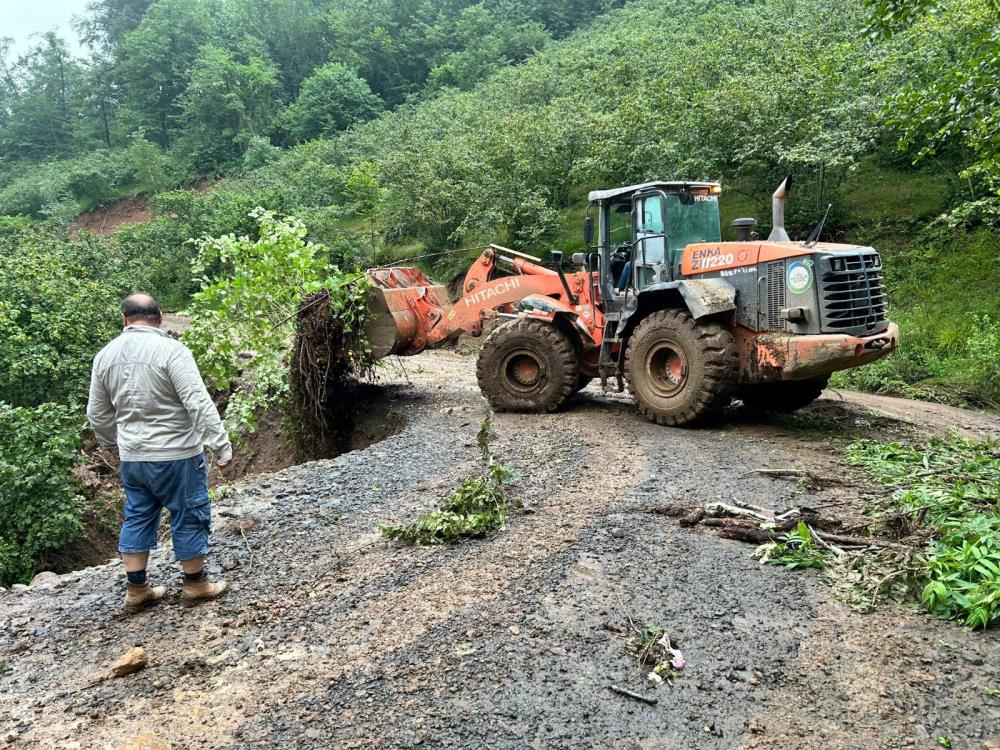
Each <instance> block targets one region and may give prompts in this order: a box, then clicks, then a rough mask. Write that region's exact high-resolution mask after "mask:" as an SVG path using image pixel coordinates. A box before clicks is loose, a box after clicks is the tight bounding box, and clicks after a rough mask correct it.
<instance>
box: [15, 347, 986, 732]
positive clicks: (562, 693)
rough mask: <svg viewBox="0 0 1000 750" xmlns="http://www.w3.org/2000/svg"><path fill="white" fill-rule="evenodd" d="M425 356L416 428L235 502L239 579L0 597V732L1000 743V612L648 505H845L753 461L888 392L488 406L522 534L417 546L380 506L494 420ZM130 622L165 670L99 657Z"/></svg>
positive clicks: (816, 449)
mask: <svg viewBox="0 0 1000 750" xmlns="http://www.w3.org/2000/svg"><path fill="white" fill-rule="evenodd" d="M407 369H408V375H406V376H398V377H395V378H389V384H387V385H386V386H385V398H386V401H385V403H386V408H385V409H384V410H382V411H381V413H380V414H379V416H378V417H377V419H378V422H379V423H380V424H381V423H384V424H385V425H387V427H386V429H385V432H389V431H391V430H395V429H398V430H399V431H398V432H396V433H395V434H392V435H390V436H389V437H386V438H385V439H384V440H381V441H380V442H375V443H374V444H372V445H370V446H369V447H367V448H364V449H362V450H357V451H353V452H351V453H348V454H345V455H343V456H341V457H340V458H338V459H335V460H330V461H318V462H313V463H309V464H304V465H301V466H296V467H292V468H290V469H285V470H282V471H280V472H277V473H275V474H269V475H260V476H256V477H250V478H248V479H246V480H244V481H242V482H241V483H240V484H239V486H238V489H237V491H236V492H235V493H234V494H233V495H231V496H230V497H228V498H226V499H224V500H222V501H219V502H218V503H216V507H215V514H216V517H215V520H214V524H215V532H214V536H213V543H214V552H213V555H212V558H211V566H210V567H211V568H212V569H213V573H215V574H216V575H223V576H225V577H227V578H228V579H229V581H230V584H231V587H232V590H231V591H230V592H229V593H227V595H226V596H225V597H224V598H223V599H221V600H219V601H217V602H211V603H207V604H202V605H199V606H193V607H186V606H183V605H182V604H181V603H180V600H179V594H178V592H179V581H178V576H177V574H176V572H175V571H174V564H173V563H172V562H171V560H170V555H169V544H167V545H166V546H165V547H164V548H161V550H159V551H158V552H157V553H154V560H153V562H152V564H151V567H150V570H151V578H152V579H153V582H154V583H158V582H166V583H169V585H170V586H171V588H172V593H171V596H170V598H169V600H168V601H167V602H166V603H164V604H163V605H161V606H160V607H158V608H155V609H152V610H148V611H146V612H143V613H141V614H138V615H135V616H132V617H124V616H122V615H120V614H119V608H120V604H121V601H120V598H121V596H122V591H123V588H124V573H123V572H122V568H121V566H120V564H117V563H112V564H108V565H106V566H101V567H96V568H89V569H87V570H84V571H80V572H77V573H73V574H69V575H66V576H61V577H55V576H50V577H48V578H47V579H46V580H44V581H42V582H40V583H39V584H38V585H36V586H35V587H32V588H31V589H29V590H21V591H9V592H4V593H0V747H3V746H4V745H3V743H5V742H6V743H8V746H10V747H12V748H18V749H20V748H50V747H51V748H67V749H68V748H100V749H102V750H103V749H104V748H114V749H116V750H117V749H119V748H126V747H129V748H139V747H144V748H156V749H157V750H159V749H160V748H172V749H173V750H179V749H181V748H199V749H200V748H247V749H249V748H255V749H256V748H261V749H263V748H409V747H428V748H485V749H489V748H492V749H494V750H499V749H500V748H626V749H628V750H632V749H633V748H634V749H636V750H640V749H642V750H645V749H654V748H737V747H745V748H771V747H773V748H779V747H780V748H831V749H832V748H838V747H840V748H902V747H928V748H930V747H940V746H941V745H940V744H938V738H945V739H946V740H948V741H950V743H951V745H950V746H951V747H954V748H976V749H979V748H989V747H994V748H996V747H1000V738H998V736H1000V695H997V694H996V693H995V690H994V688H1000V658H998V657H1000V642H998V634H997V632H996V631H989V632H986V633H971V632H969V631H967V630H964V629H962V628H960V627H958V626H956V625H954V624H950V623H944V622H937V621H933V620H930V619H929V618H927V617H925V616H924V615H922V614H920V613H917V612H911V611H909V610H908V609H906V608H904V607H902V606H899V605H885V606H883V607H882V608H881V609H880V610H879V612H877V613H876V614H874V615H861V614H858V613H856V612H854V611H852V610H851V609H849V608H848V607H846V606H845V605H842V604H840V603H838V602H836V601H835V600H834V599H833V597H832V595H831V593H830V590H829V589H828V588H827V587H826V586H825V585H824V584H823V582H822V580H821V578H820V576H819V575H818V574H816V573H814V572H798V571H792V572H788V571H784V570H780V569H777V568H774V567H770V566H762V565H760V564H759V563H757V562H756V561H755V560H754V559H753V558H752V557H751V551H752V550H751V548H750V547H748V546H745V545H741V544H739V543H736V542H729V541H725V540H721V539H719V538H717V537H716V536H715V535H714V534H712V533H711V531H710V530H701V529H696V530H688V529H682V528H680V527H678V525H677V522H676V520H675V519H673V518H670V517H667V516H665V515H662V514H660V513H656V512H655V511H656V509H658V508H662V507H663V506H665V505H667V504H672V503H678V502H685V503H691V504H695V503H702V502H706V501H709V500H713V499H723V500H731V499H734V498H735V499H739V500H744V501H750V502H753V503H757V504H760V505H764V506H768V507H771V508H785V507H788V506H793V505H800V504H808V505H810V506H812V507H818V506H820V505H823V504H824V503H830V502H844V501H845V500H846V501H850V500H852V499H853V498H851V497H850V496H845V495H844V489H843V488H839V489H824V490H821V491H818V492H806V491H804V490H802V489H801V488H800V487H799V486H798V485H797V484H795V483H794V482H789V481H785V480H775V479H771V478H767V477H763V476H760V475H758V474H755V473H754V472H753V470H754V469H756V468H760V467H772V468H782V467H793V466H794V467H797V468H806V469H812V470H815V471H817V472H821V473H827V474H829V473H846V472H848V471H852V470H850V469H848V468H841V467H840V464H839V462H840V460H841V459H840V458H839V455H840V449H839V447H838V446H839V445H840V444H841V442H840V441H842V440H843V438H844V437H845V436H847V437H851V436H857V435H859V434H871V435H885V434H892V431H893V430H896V429H900V428H899V425H898V423H896V422H895V421H894V420H891V419H887V418H882V417H878V416H876V415H873V414H871V413H869V412H868V411H867V409H869V408H873V404H871V403H866V404H865V406H864V407H862V406H859V405H857V404H852V403H848V402H843V401H839V400H825V401H821V402H819V403H818V404H817V405H816V406H815V407H813V408H812V409H810V410H809V411H808V412H806V414H805V416H804V417H802V418H801V419H799V420H798V421H796V420H791V421H789V420H780V421H767V420H762V419H760V418H757V419H753V418H750V417H746V416H743V415H740V414H739V413H738V412H734V413H732V414H729V415H727V416H726V418H725V419H723V420H721V421H719V422H718V423H716V424H713V425H710V426H708V427H704V428H701V429H669V428H663V427H657V426H656V425H653V424H649V423H646V422H644V421H642V420H641V419H640V418H639V417H638V416H637V415H636V414H635V413H634V410H633V408H632V406H631V405H630V404H629V402H628V401H627V400H626V399H625V398H622V397H620V396H609V395H605V394H602V393H601V392H600V391H599V389H598V388H597V386H596V385H591V386H590V387H589V388H588V389H587V390H585V391H584V392H583V393H581V394H580V395H579V396H578V397H577V398H576V399H575V400H574V402H573V403H571V405H570V407H569V408H568V409H567V410H566V411H565V412H563V413H560V414H555V415H513V414H504V415H494V416H493V422H492V424H493V434H494V441H493V449H494V452H495V453H496V455H497V457H498V459H499V460H501V461H503V462H504V463H505V464H507V465H508V466H510V467H511V468H512V469H513V470H514V471H515V472H516V473H517V477H518V478H517V480H516V482H515V484H514V486H513V491H514V494H515V495H516V496H517V497H519V498H520V499H521V500H522V501H523V502H524V505H525V507H524V509H523V510H521V511H516V512H515V513H514V514H513V515H512V517H511V519H510V521H509V523H508V526H507V528H506V530H504V531H503V532H500V533H497V534H494V535H492V536H490V537H488V538H485V539H482V540H475V541H467V542H463V543H461V544H456V545H451V546H447V547H437V548H397V547H395V546H392V545H388V544H385V543H383V542H381V541H380V540H379V537H378V533H377V525H378V524H379V523H381V522H393V523H397V522H405V521H409V520H412V519H414V518H415V517H417V516H418V515H419V514H420V513H422V512H424V511H426V510H428V509H429V508H431V507H432V506H433V505H434V504H435V503H436V502H437V500H438V499H439V498H440V497H441V496H442V495H444V494H446V493H448V492H449V491H450V490H452V489H453V488H454V487H455V486H456V485H457V484H458V483H459V482H460V481H461V480H462V479H464V478H465V477H467V476H468V475H469V474H471V473H473V472H476V471H478V470H479V468H480V467H479V457H478V451H477V448H476V444H475V436H476V432H477V430H478V429H479V425H480V423H481V421H482V420H483V419H484V418H485V417H486V416H487V414H488V411H487V410H486V407H485V405H484V402H483V400H482V398H481V397H480V395H479V392H478V389H477V388H476V385H475V376H474V361H473V360H472V359H471V358H468V357H461V356H459V355H456V354H454V353H449V352H438V353H433V354H425V355H421V357H419V358H417V359H416V360H412V361H410V362H408V363H407ZM394 380H395V381H404V382H395V383H394V382H393V381H394ZM406 381H409V382H406ZM874 408H877V404H874ZM940 418H941V417H940V414H938V413H937V412H935V420H939V419H940ZM956 418H958V417H956ZM977 419H978V417H977ZM377 426H378V425H375V428H377ZM390 427H391V429H390ZM995 427H996V420H993V422H992V427H991V428H992V429H995ZM366 429H368V430H369V431H370V430H372V429H373V426H372V425H368V426H367V427H366ZM906 429H917V430H920V429H924V428H922V427H916V428H913V427H909V428H906ZM837 493H840V494H839V495H838V494H837ZM629 618H632V619H633V620H635V621H644V622H647V623H651V624H656V625H659V626H662V627H663V628H665V629H666V630H667V632H668V633H669V634H670V635H671V637H672V638H673V639H674V640H675V641H678V642H679V644H680V648H681V650H682V651H683V653H684V656H685V658H686V660H687V666H686V668H685V669H684V670H683V671H682V672H681V674H680V676H678V677H677V679H675V680H674V681H673V684H672V686H668V685H666V684H663V685H660V686H658V687H653V686H652V685H651V684H650V683H648V682H647V680H646V679H645V676H644V674H643V672H642V671H640V670H639V669H638V668H637V665H636V663H635V660H634V659H633V658H632V657H630V656H629V655H628V654H627V653H626V650H625V640H624V638H623V636H622V635H620V634H619V633H618V632H615V631H616V630H617V629H619V628H621V627H622V626H623V625H624V624H626V623H627V622H628V620H629ZM133 646H142V647H144V648H145V650H146V653H147V655H148V666H146V668H145V669H143V670H141V671H139V672H137V673H135V674H131V675H128V676H126V677H122V678H120V679H111V678H108V675H109V670H110V666H111V664H112V663H113V662H114V661H115V660H116V659H117V658H119V657H120V656H122V655H123V654H124V653H125V652H127V651H128V650H129V649H130V648H131V647H133ZM610 685H617V686H620V687H623V688H626V689H629V690H632V691H635V692H637V693H640V694H642V695H644V696H647V697H650V698H653V699H656V700H657V703H656V704H655V705H648V704H646V703H644V702H640V701H638V700H635V699H633V698H629V697H626V696H623V695H620V694H617V693H615V692H612V691H611V690H610V688H609V686H610ZM990 743H997V744H995V745H991V744H990Z"/></svg>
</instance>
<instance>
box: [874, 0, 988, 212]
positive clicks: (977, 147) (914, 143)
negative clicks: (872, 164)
mask: <svg viewBox="0 0 1000 750" xmlns="http://www.w3.org/2000/svg"><path fill="white" fill-rule="evenodd" d="M866 5H867V6H868V8H869V12H870V21H869V31H870V33H871V35H872V36H874V37H876V38H881V39H888V38H891V37H893V36H899V37H902V40H903V43H904V44H906V45H907V46H908V47H910V48H913V49H918V50H920V53H921V55H922V57H923V59H922V60H921V61H920V63H919V64H918V65H917V66H916V68H915V69H911V71H910V72H911V75H910V76H908V80H907V81H906V83H905V84H904V85H903V87H902V90H901V91H899V92H898V93H897V94H896V95H895V96H893V97H892V98H891V99H890V101H889V102H888V104H887V106H886V116H887V118H888V119H889V121H890V123H891V124H893V125H895V126H896V128H897V129H898V134H899V147H900V148H901V149H903V150H906V151H915V157H914V159H915V161H919V160H921V159H923V158H926V157H929V156H934V155H938V154H942V153H951V154H952V155H954V156H955V158H957V159H959V160H960V161H961V162H962V163H963V164H964V167H965V169H964V170H963V175H964V176H965V177H966V178H967V180H968V185H969V192H970V197H971V198H973V199H975V198H976V197H977V194H976V193H977V191H976V183H977V182H980V183H981V184H982V185H984V186H985V187H986V189H988V190H989V191H990V192H994V193H998V194H1000V89H998V88H997V81H998V80H1000V2H998V1H997V0H866Z"/></svg>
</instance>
